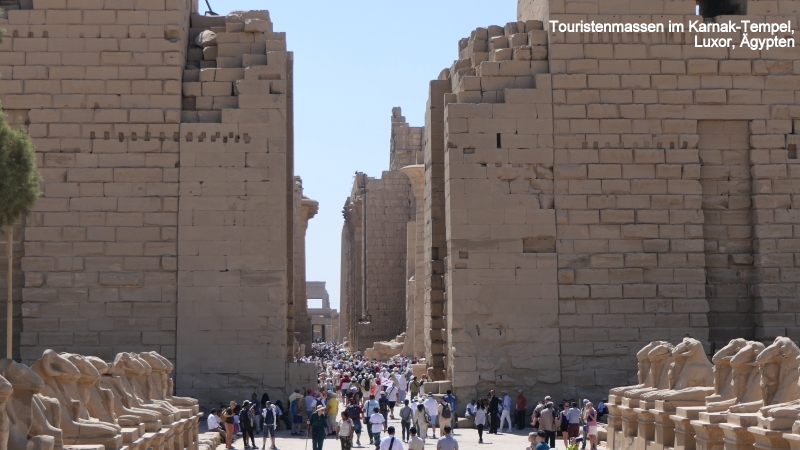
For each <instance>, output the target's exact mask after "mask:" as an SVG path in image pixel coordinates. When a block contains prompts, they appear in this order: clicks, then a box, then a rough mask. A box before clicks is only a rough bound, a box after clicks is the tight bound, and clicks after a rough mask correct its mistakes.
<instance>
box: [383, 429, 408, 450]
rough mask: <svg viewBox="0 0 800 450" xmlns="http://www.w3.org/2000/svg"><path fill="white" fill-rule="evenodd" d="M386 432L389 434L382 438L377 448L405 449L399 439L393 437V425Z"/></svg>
mask: <svg viewBox="0 0 800 450" xmlns="http://www.w3.org/2000/svg"><path fill="white" fill-rule="evenodd" d="M386 432H387V433H389V436H386V437H385V438H383V440H382V441H381V446H380V449H379V450H405V449H404V448H403V443H402V442H401V441H400V439H397V438H396V437H394V427H389V428H388V429H387V430H386Z"/></svg>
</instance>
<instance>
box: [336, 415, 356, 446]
mask: <svg viewBox="0 0 800 450" xmlns="http://www.w3.org/2000/svg"><path fill="white" fill-rule="evenodd" d="M354 432H355V426H354V424H353V420H352V419H350V417H349V416H348V415H347V411H343V412H342V419H341V420H339V423H338V424H337V425H336V436H338V437H339V442H340V443H341V445H342V450H350V449H351V448H353V433H354ZM359 445H360V444H359Z"/></svg>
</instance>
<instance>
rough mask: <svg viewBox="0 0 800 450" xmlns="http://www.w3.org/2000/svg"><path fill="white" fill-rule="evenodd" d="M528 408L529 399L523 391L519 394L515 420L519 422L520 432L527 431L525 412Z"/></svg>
mask: <svg viewBox="0 0 800 450" xmlns="http://www.w3.org/2000/svg"><path fill="white" fill-rule="evenodd" d="M527 408H528V399H527V398H525V396H524V395H522V391H518V392H517V410H516V416H515V419H516V421H517V428H518V429H520V430H524V429H525V410H526V409H527Z"/></svg>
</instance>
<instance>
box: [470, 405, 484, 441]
mask: <svg viewBox="0 0 800 450" xmlns="http://www.w3.org/2000/svg"><path fill="white" fill-rule="evenodd" d="M473 417H474V418H475V426H476V427H477V428H478V443H479V444H483V428H484V427H485V426H486V403H485V402H484V401H483V400H482V399H481V401H480V402H478V405H477V406H476V407H475V415H474V416H473Z"/></svg>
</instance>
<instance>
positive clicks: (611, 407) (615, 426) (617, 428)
mask: <svg viewBox="0 0 800 450" xmlns="http://www.w3.org/2000/svg"><path fill="white" fill-rule="evenodd" d="M621 401H622V399H621V398H619V397H618V396H616V395H609V396H608V403H607V404H606V405H607V406H608V438H607V440H606V447H607V448H609V449H613V448H614V445H615V444H616V439H617V433H621V432H622V411H620V409H619V403H620V402H621Z"/></svg>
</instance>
